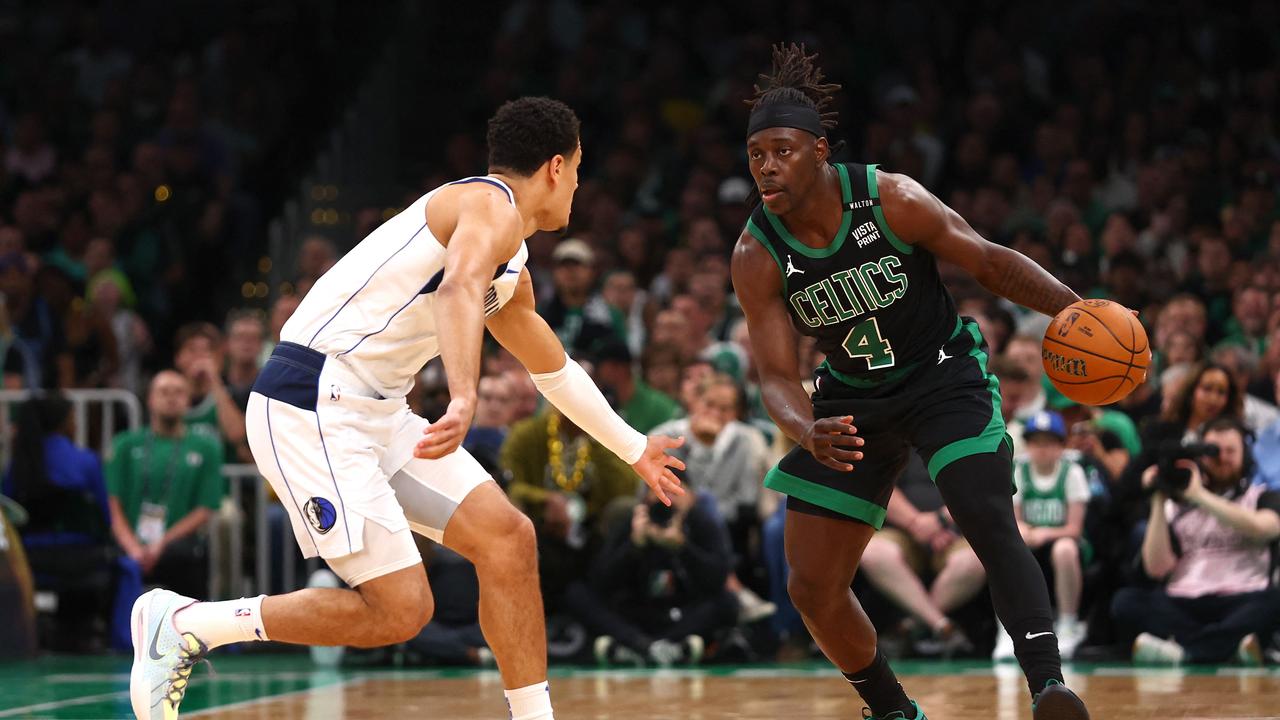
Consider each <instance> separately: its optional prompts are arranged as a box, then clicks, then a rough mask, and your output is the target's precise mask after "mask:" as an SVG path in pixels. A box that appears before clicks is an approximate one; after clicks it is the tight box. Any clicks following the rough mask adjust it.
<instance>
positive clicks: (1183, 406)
mask: <svg viewBox="0 0 1280 720" xmlns="http://www.w3.org/2000/svg"><path fill="white" fill-rule="evenodd" d="M1163 408H1164V409H1163V411H1162V412H1161V413H1160V415H1159V416H1158V417H1153V418H1149V419H1148V421H1147V422H1146V423H1144V424H1143V427H1142V452H1140V453H1139V454H1138V455H1137V456H1135V457H1134V458H1133V459H1132V460H1130V461H1129V464H1128V466H1126V468H1125V472H1124V476H1123V478H1122V479H1121V482H1120V488H1121V490H1120V493H1119V494H1118V495H1117V497H1116V500H1117V501H1118V507H1117V508H1116V509H1117V510H1118V511H1120V512H1121V513H1122V514H1123V516H1124V517H1125V518H1126V519H1127V520H1126V522H1137V521H1139V520H1141V518H1142V517H1143V516H1145V513H1146V511H1145V509H1144V506H1143V503H1142V502H1141V495H1142V490H1141V481H1142V471H1143V470H1146V469H1147V468H1149V467H1151V466H1152V465H1154V464H1156V462H1157V460H1159V457H1160V452H1161V448H1164V447H1168V445H1169V443H1171V442H1176V443H1179V444H1183V445H1185V444H1187V443H1191V442H1195V441H1197V440H1199V439H1200V432H1201V428H1203V427H1204V426H1205V424H1207V423H1208V422H1209V421H1211V420H1214V419H1216V418H1219V417H1223V416H1227V417H1231V418H1234V419H1235V420H1236V421H1237V422H1244V394H1243V393H1242V392H1241V391H1240V388H1238V387H1236V385H1235V383H1233V382H1232V381H1231V374H1230V373H1229V372H1227V369H1226V368H1225V367H1223V366H1221V365H1218V364H1216V363H1208V362H1202V363H1200V364H1198V365H1196V366H1194V367H1193V368H1192V369H1191V371H1190V372H1189V373H1188V374H1187V376H1186V378H1185V379H1184V380H1183V381H1182V383H1181V384H1180V385H1178V386H1177V390H1176V391H1175V392H1174V394H1173V395H1172V396H1170V397H1166V398H1165V402H1163Z"/></svg>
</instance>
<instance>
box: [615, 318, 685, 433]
mask: <svg viewBox="0 0 1280 720" xmlns="http://www.w3.org/2000/svg"><path fill="white" fill-rule="evenodd" d="M594 355H595V359H596V378H597V380H599V382H600V389H601V391H603V392H604V394H605V397H607V398H609V399H610V400H611V401H612V403H613V405H614V407H616V408H617V409H618V414H619V415H621V416H622V419H623V420H626V421H627V424H628V425H630V426H631V427H633V428H635V429H636V430H639V431H640V432H642V433H648V432H649V431H650V430H652V429H653V428H655V427H657V426H659V425H661V424H663V423H665V422H667V421H668V420H672V419H674V418H677V417H680V415H681V414H682V410H681V409H680V403H678V402H676V401H675V399H674V398H672V397H671V396H670V395H667V394H666V393H664V392H662V391H660V390H655V389H653V388H651V387H649V385H648V384H646V383H645V381H644V380H643V379H642V378H639V377H636V373H635V368H634V367H633V365H632V358H631V351H630V350H629V349H628V348H627V346H626V344H624V343H622V342H620V341H618V340H610V341H607V342H605V343H604V344H603V345H602V346H601V347H600V348H599V349H598V350H596V352H595V353H594Z"/></svg>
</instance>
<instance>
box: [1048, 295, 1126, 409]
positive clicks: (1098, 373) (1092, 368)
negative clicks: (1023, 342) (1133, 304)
mask: <svg viewBox="0 0 1280 720" xmlns="http://www.w3.org/2000/svg"><path fill="white" fill-rule="evenodd" d="M1041 350H1042V353H1041V356H1042V358H1043V361H1044V371H1045V373H1047V374H1048V375H1049V379H1050V380H1052V381H1053V386H1054V387H1056V388H1058V391H1059V392H1061V393H1062V394H1063V395H1066V396H1067V397H1069V398H1071V399H1072V400H1075V401H1076V402H1078V403H1080V404H1082V405H1107V404H1110V403H1113V402H1118V401H1120V400H1122V399H1124V398H1125V396H1127V395H1128V394H1129V393H1131V392H1133V390H1134V388H1136V387H1138V385H1140V384H1142V382H1143V381H1144V380H1146V379H1147V367H1148V366H1149V365H1151V344H1150V343H1149V342H1147V331H1146V330H1145V329H1144V328H1143V327H1142V323H1140V322H1138V318H1136V317H1134V316H1133V313H1131V312H1129V309H1128V308H1126V307H1125V306H1123V305H1120V304H1119V303H1114V302H1111V301H1110V300H1081V301H1079V302H1076V303H1072V304H1071V305H1069V306H1068V307H1067V308H1066V309H1065V310H1063V311H1062V312H1060V313H1058V316H1057V317H1055V318H1054V319H1053V322H1051V323H1049V329H1048V330H1046V331H1045V334H1044V342H1043V343H1042V344H1041Z"/></svg>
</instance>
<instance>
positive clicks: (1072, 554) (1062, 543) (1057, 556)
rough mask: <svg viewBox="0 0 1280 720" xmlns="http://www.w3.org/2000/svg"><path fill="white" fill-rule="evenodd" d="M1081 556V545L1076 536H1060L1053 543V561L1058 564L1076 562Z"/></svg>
mask: <svg viewBox="0 0 1280 720" xmlns="http://www.w3.org/2000/svg"><path fill="white" fill-rule="evenodd" d="M1079 557H1080V545H1079V544H1077V543H1076V539H1075V538H1058V539H1057V541H1055V542H1054V543H1053V561H1054V563H1057V564H1058V565H1066V564H1070V563H1073V562H1076V561H1077V560H1078V559H1079Z"/></svg>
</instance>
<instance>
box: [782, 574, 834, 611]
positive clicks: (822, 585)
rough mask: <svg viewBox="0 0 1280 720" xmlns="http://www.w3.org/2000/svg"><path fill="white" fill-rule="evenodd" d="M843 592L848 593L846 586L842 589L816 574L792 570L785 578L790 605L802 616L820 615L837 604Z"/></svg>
mask: <svg viewBox="0 0 1280 720" xmlns="http://www.w3.org/2000/svg"><path fill="white" fill-rule="evenodd" d="M844 592H848V588H847V586H845V587H842V586H841V585H840V584H838V583H833V582H831V580H830V579H828V578H824V577H820V576H819V575H817V574H816V573H815V574H808V573H803V572H796V570H795V568H792V569H791V576H790V577H788V578H787V594H788V595H790V596H791V603H792V604H793V605H795V606H796V609H797V610H799V611H800V612H801V613H802V614H804V615H808V616H811V617H812V616H815V615H821V614H822V612H823V610H824V609H825V608H828V607H831V606H833V605H835V604H836V603H837V602H839V600H840V599H841V597H840V596H841V594H842V593H844Z"/></svg>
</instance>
